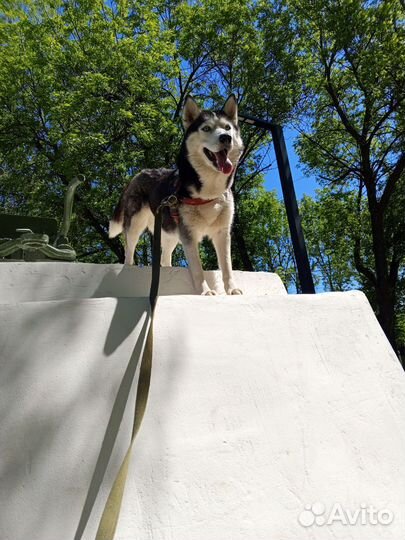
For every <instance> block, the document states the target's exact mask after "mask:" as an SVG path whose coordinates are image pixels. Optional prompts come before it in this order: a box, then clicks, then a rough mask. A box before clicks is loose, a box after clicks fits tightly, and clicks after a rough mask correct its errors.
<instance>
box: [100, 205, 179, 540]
mask: <svg viewBox="0 0 405 540" xmlns="http://www.w3.org/2000/svg"><path fill="white" fill-rule="evenodd" d="M173 204H177V198H176V197H174V196H173V195H171V196H170V197H167V199H164V200H163V201H162V202H161V204H160V206H159V208H158V209H157V210H156V214H155V227H154V232H153V245H152V280H151V286H150V294H149V303H150V315H149V317H150V324H149V329H148V334H147V336H146V342H145V348H144V351H143V355H142V360H141V365H140V370H139V378H138V386H137V391H136V401H135V411H134V422H133V426H132V436H131V442H130V444H129V447H128V450H127V452H126V454H125V457H124V459H123V461H122V463H121V466H120V468H119V471H118V474H117V476H116V478H115V480H114V483H113V485H112V488H111V490H110V493H109V495H108V499H107V502H106V503H105V506H104V510H103V513H102V515H101V518H100V523H99V526H98V529H97V534H96V538H95V540H113V538H114V535H115V531H116V528H117V523H118V518H119V515H120V510H121V503H122V497H123V494H124V488H125V483H126V480H127V476H128V469H129V464H130V462H131V451H132V446H133V444H134V440H135V437H136V435H137V433H138V431H139V428H140V426H141V423H142V419H143V417H144V414H145V409H146V405H147V402H148V395H149V388H150V379H151V372H152V355H153V321H154V315H155V307H156V302H157V299H158V292H159V280H160V256H161V254H160V243H161V231H162V213H161V210H162V208H163V207H164V206H169V207H171V206H173Z"/></svg>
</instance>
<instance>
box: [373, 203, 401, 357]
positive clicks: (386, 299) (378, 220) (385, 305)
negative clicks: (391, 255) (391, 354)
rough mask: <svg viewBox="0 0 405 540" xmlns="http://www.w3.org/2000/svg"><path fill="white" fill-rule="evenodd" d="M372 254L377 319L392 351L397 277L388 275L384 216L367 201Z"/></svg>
mask: <svg viewBox="0 0 405 540" xmlns="http://www.w3.org/2000/svg"><path fill="white" fill-rule="evenodd" d="M369 210H370V219H371V231H372V239H373V254H374V260H375V276H376V283H375V293H376V302H377V318H378V321H379V323H380V325H381V327H382V329H383V330H384V332H385V335H386V336H387V338H388V340H389V342H390V343H391V345H392V347H393V348H394V351H395V352H396V353H397V352H398V350H397V349H398V348H397V344H396V339H395V285H396V280H397V276H393V277H392V276H391V278H390V275H389V263H388V256H387V248H386V239H385V230H384V214H383V211H382V208H381V205H380V204H379V203H378V202H377V201H373V200H370V199H369Z"/></svg>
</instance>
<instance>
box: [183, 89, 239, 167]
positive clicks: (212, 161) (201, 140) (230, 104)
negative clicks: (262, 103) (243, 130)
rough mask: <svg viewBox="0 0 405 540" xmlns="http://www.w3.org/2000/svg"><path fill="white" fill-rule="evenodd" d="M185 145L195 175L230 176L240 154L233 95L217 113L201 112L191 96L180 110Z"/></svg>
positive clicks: (235, 105) (236, 111) (235, 106)
mask: <svg viewBox="0 0 405 540" xmlns="http://www.w3.org/2000/svg"><path fill="white" fill-rule="evenodd" d="M183 125H184V129H185V130H186V135H185V144H186V148H187V153H188V158H189V160H190V163H191V164H192V165H193V166H194V168H195V169H196V170H198V171H203V170H204V169H207V168H208V169H210V170H211V171H212V170H215V171H216V172H217V173H220V174H224V175H227V176H229V175H230V174H231V173H232V172H233V170H234V169H235V167H236V165H237V163H238V160H239V158H240V155H241V153H242V151H243V143H242V139H241V137H240V130H239V125H238V105H237V103H236V99H235V96H234V95H233V94H232V95H231V96H229V98H228V99H227V100H226V102H225V105H224V107H223V109H222V110H220V111H215V112H213V111H205V110H201V109H200V107H199V106H198V105H197V103H196V102H195V101H194V99H193V98H192V97H191V96H188V97H187V99H186V102H185V104H184V109H183Z"/></svg>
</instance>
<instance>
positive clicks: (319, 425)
mask: <svg viewBox="0 0 405 540" xmlns="http://www.w3.org/2000/svg"><path fill="white" fill-rule="evenodd" d="M25 264H27V263H25ZM35 264H36V263H33V265H35ZM55 264H57V263H55ZM0 266H1V265H0ZM73 266H76V265H72V267H73ZM39 278H40V276H38V280H37V281H38V290H37V291H36V293H35V294H36V297H37V298H40V296H41V290H40V289H41V287H44V294H45V296H49V295H50V294H51V293H50V292H49V290H48V281H47V280H44V281H43V280H41V279H39ZM251 279H253V278H251ZM0 291H1V292H2V291H3V282H2V281H0ZM24 294H26V293H24ZM69 294H71V293H69ZM51 296H52V295H51ZM146 309H147V302H146V300H145V299H144V298H122V297H118V298H73V299H68V300H54V301H36V302H25V303H24V302H10V303H3V304H1V305H0V418H1V429H0V479H1V480H0V539H1V540H28V539H29V540H65V539H66V540H73V539H74V540H78V538H83V539H85V540H93V539H94V535H95V530H96V527H97V520H98V518H99V516H100V512H101V509H102V505H103V503H104V501H105V499H106V496H107V493H108V490H109V487H110V485H111V482H112V480H113V478H114V475H115V473H116V471H117V468H118V466H119V463H120V460H121V459H122V456H123V454H124V453H125V450H126V447H127V444H128V442H129V437H130V431H131V415H132V412H133V403H134V393H133V388H132V387H131V381H132V377H133V374H134V371H135V368H136V360H137V358H138V353H139V352H140V349H141V346H142V343H143V339H142V338H143V335H144V330H145V320H146ZM155 336H156V340H155V355H154V366H153V374H152V386H151V394H150V400H149V405H148V409H147V414H146V417H145V420H144V423H143V426H142V428H141V432H140V434H139V437H138V439H137V442H136V444H135V448H134V454H133V461H132V465H131V470H130V475H129V480H128V485H127V489H126V492H125V496H124V501H123V508H122V514H121V518H120V521H119V525H118V530H117V535H116V538H117V540H133V539H135V538H136V539H140V540H328V539H333V540H337V539H339V540H402V539H403V538H404V536H405V460H404V456H405V422H404V414H405V379H404V374H403V372H402V368H401V367H400V365H399V363H398V361H397V359H396V357H395V355H394V353H393V351H392V350H391V348H390V346H389V344H388V342H387V340H386V338H385V336H384V335H383V332H382V331H381V329H380V327H379V325H378V323H377V321H376V319H375V317H374V315H373V313H372V311H371V308H370V306H369V304H368V302H367V300H366V299H365V297H364V296H363V295H362V294H360V293H356V292H351V293H331V294H322V295H317V296H293V295H282V294H279V295H274V296H271V295H268V296H259V295H257V296H254V295H252V296H249V295H247V296H242V297H225V296H224V297H221V296H220V297H200V296H187V295H185V296H165V297H161V298H160V299H159V302H158V307H157V319H156V331H155ZM134 347H136V351H135V354H133V355H132V351H133V348H134ZM131 355H132V356H131ZM122 416H123V418H122ZM121 418H122V421H121ZM315 503H317V504H315ZM313 504H315V506H314V507H313V509H314V511H315V512H317V513H318V515H317V519H318V524H316V523H313V524H311V523H312V521H313V520H314V519H315V515H314V514H313V513H312V512H310V511H309V510H305V507H306V505H313ZM337 505H340V506H337ZM83 509H84V510H83ZM90 510H91V512H90ZM378 512H379V514H378ZM88 515H90V517H89V519H88V520H87V517H88ZM356 516H357V517H356ZM391 518H392V519H391ZM322 519H323V520H328V519H329V520H331V519H332V523H330V524H328V523H325V522H322ZM300 520H301V522H300ZM350 520H351V521H352V523H353V524H350V523H349V521H350ZM375 521H380V523H376V524H374V522H375ZM381 521H382V522H386V521H390V522H389V524H388V523H387V524H383V523H381Z"/></svg>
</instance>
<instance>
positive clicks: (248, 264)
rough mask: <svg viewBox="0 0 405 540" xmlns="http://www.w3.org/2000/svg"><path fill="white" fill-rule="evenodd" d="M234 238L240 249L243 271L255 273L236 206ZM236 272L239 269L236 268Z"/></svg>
mask: <svg viewBox="0 0 405 540" xmlns="http://www.w3.org/2000/svg"><path fill="white" fill-rule="evenodd" d="M232 236H233V237H234V239H235V242H236V247H237V248H238V251H239V255H240V258H241V261H242V268H241V270H246V271H247V272H253V271H254V268H253V264H252V261H251V260H250V257H249V253H248V250H247V247H246V243H245V238H244V236H243V233H242V227H241V223H240V221H239V215H238V211H237V208H236V206H235V215H234V226H233V231H232ZM236 270H239V269H238V268H236Z"/></svg>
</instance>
